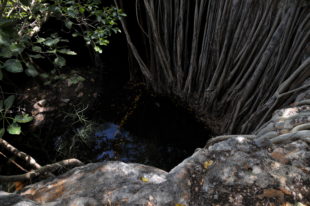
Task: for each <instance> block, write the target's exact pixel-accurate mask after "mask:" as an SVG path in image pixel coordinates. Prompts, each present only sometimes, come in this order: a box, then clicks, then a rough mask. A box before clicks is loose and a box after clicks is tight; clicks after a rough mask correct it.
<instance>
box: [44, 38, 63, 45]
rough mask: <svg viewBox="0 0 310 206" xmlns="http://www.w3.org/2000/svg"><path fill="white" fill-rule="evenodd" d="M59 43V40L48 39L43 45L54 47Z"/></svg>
mask: <svg viewBox="0 0 310 206" xmlns="http://www.w3.org/2000/svg"><path fill="white" fill-rule="evenodd" d="M59 41H60V39H59V38H56V39H48V40H46V41H45V42H43V44H44V45H46V46H54V45H56V44H57V43H58V42H59Z"/></svg>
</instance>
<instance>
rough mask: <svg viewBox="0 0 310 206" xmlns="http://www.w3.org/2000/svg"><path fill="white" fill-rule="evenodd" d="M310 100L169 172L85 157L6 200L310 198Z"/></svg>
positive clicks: (69, 204) (3, 197)
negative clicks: (82, 162) (88, 160)
mask: <svg viewBox="0 0 310 206" xmlns="http://www.w3.org/2000/svg"><path fill="white" fill-rule="evenodd" d="M309 100H310V91H307V92H304V93H303V94H302V95H300V96H298V97H297V99H296V102H295V103H293V104H292V105H291V106H290V107H287V108H282V109H280V110H277V111H276V112H274V115H273V117H272V119H271V120H270V121H268V122H267V123H266V124H265V125H264V126H263V127H262V128H261V129H259V130H258V131H256V132H255V134H254V135H252V136H248V135H239V136H238V135H234V136H226V137H225V138H223V137H221V138H219V139H220V141H214V142H213V143H209V144H207V146H206V147H205V148H202V149H197V150H196V151H195V153H194V154H193V155H192V156H191V157H189V158H187V159H185V160H184V161H183V162H182V163H180V164H179V165H177V166H176V167H175V168H174V169H172V170H171V171H170V172H166V171H163V170H160V169H157V168H154V167H150V166H145V165H141V164H125V163H123V162H102V163H93V164H87V165H84V166H81V167H77V168H74V169H72V170H70V171H68V172H67V173H65V174H63V175H61V176H58V177H56V178H53V179H47V180H44V181H41V182H39V183H36V184H33V185H29V186H28V187H26V188H25V189H23V190H22V191H20V192H19V194H9V193H4V192H2V193H0V205H1V206H11V205H12V206H13V205H14V206H28V205H29V206H34V205H44V206H102V205H147V206H153V205H175V206H185V205H194V206H199V205H214V206H216V205H220V206H223V205H271V206H273V205H281V206H282V205H283V206H289V205H299V206H302V205H310V146H309V145H310V130H309V129H310V127H309V123H310V115H309V113H310V104H309ZM215 139H216V138H215Z"/></svg>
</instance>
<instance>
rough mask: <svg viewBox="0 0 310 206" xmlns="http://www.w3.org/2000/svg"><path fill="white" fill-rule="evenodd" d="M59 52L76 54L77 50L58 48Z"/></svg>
mask: <svg viewBox="0 0 310 206" xmlns="http://www.w3.org/2000/svg"><path fill="white" fill-rule="evenodd" d="M58 52H59V53H62V54H67V55H76V52H74V51H71V50H69V49H60V50H58Z"/></svg>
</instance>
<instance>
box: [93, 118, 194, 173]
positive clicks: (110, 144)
mask: <svg viewBox="0 0 310 206" xmlns="http://www.w3.org/2000/svg"><path fill="white" fill-rule="evenodd" d="M95 136H96V139H97V140H96V145H95V148H94V149H95V151H96V154H97V156H96V160H95V161H106V160H120V161H123V162H135V163H142V164H148V165H152V166H155V167H160V168H162V169H165V170H169V169H171V167H172V165H173V166H175V165H176V162H177V161H180V158H184V155H186V154H188V151H186V150H185V149H181V148H178V147H176V146H175V145H172V144H167V143H164V142H162V141H158V138H146V137H136V136H134V135H132V134H130V133H129V132H128V131H126V130H125V129H122V128H120V127H119V125H116V124H114V123H105V124H103V125H102V126H100V127H99V129H98V130H97V132H96V133H95Z"/></svg>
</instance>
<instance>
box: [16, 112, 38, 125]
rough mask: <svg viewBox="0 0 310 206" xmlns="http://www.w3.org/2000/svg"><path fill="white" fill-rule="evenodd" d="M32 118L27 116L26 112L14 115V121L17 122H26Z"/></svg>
mask: <svg viewBox="0 0 310 206" xmlns="http://www.w3.org/2000/svg"><path fill="white" fill-rule="evenodd" d="M32 120H33V117H31V116H29V115H28V114H23V115H16V116H15V118H14V122H18V123H27V122H31V121H32Z"/></svg>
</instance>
